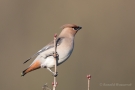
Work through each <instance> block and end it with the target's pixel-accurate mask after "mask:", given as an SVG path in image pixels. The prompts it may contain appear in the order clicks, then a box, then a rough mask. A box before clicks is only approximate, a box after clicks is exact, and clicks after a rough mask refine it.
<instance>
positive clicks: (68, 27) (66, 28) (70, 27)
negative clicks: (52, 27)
mask: <svg viewBox="0 0 135 90" xmlns="http://www.w3.org/2000/svg"><path fill="white" fill-rule="evenodd" d="M61 28H62V29H63V31H62V32H63V33H65V34H68V33H69V34H71V35H73V36H75V34H76V33H77V32H78V30H80V29H82V27H81V26H78V25H75V24H65V25H63V26H62V27H61Z"/></svg>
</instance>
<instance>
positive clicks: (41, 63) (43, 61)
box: [21, 24, 82, 76]
mask: <svg viewBox="0 0 135 90" xmlns="http://www.w3.org/2000/svg"><path fill="white" fill-rule="evenodd" d="M61 28H62V29H63V30H62V32H61V33H60V34H59V36H58V37H57V40H56V45H57V54H58V55H59V56H58V61H57V66H58V65H60V64H61V63H63V62H64V61H66V60H67V59H68V58H69V57H70V55H71V53H72V51H73V48H74V38H75V34H76V33H77V32H78V30H80V29H82V27H80V26H77V25H74V24H65V25H63V26H62V27H61ZM53 53H54V41H52V42H50V43H49V44H47V45H46V46H45V47H43V48H42V49H41V50H39V51H38V52H37V53H36V54H34V55H33V56H32V57H30V59H31V58H33V57H35V56H37V57H36V59H35V60H34V61H33V62H32V64H31V65H30V66H29V67H28V68H27V69H25V70H24V71H23V72H22V73H21V75H22V76H24V75H25V74H27V73H28V72H31V71H33V70H36V69H39V68H47V69H48V70H49V71H50V72H52V73H53V74H55V73H54V72H53V71H52V70H51V68H53V67H54V65H55V61H54V57H53ZM30 59H28V60H30ZM28 60H27V61H28ZM27 61H26V62H27ZM26 62H24V63H26Z"/></svg>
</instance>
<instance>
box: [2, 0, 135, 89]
mask: <svg viewBox="0 0 135 90" xmlns="http://www.w3.org/2000/svg"><path fill="white" fill-rule="evenodd" d="M67 23H73V24H77V25H80V26H82V27H83V29H82V30H80V31H79V32H78V33H77V35H76V38H75V48H74V51H73V54H72V55H71V57H70V58H69V59H68V61H66V62H65V63H63V64H62V65H60V66H59V67H58V72H59V75H58V77H57V82H58V86H57V88H56V89H57V90H63V89H64V90H87V78H86V75H87V74H91V76H92V78H91V85H90V90H135V65H134V64H135V61H134V60H135V1H134V0H80V1H79V0H0V42H1V44H0V57H1V59H0V61H1V63H0V90H42V86H43V85H44V84H45V83H48V86H49V87H50V88H52V85H51V83H52V81H53V76H52V74H51V73H50V72H49V71H48V70H46V69H39V70H36V71H33V72H31V73H28V74H27V75H26V76H24V77H21V75H20V73H21V72H22V71H23V70H24V69H26V68H27V67H28V66H29V65H30V64H31V62H32V60H31V61H29V62H28V63H26V64H24V65H23V62H24V61H25V60H26V59H28V58H29V57H30V56H31V55H33V54H34V53H35V52H37V51H38V50H39V49H41V48H42V47H43V46H45V45H46V44H47V43H49V42H50V41H51V40H52V39H53V35H54V33H60V32H61V29H60V26H62V25H63V24H67ZM112 84H113V85H112ZM116 84H119V85H116ZM120 84H121V85H122V86H120Z"/></svg>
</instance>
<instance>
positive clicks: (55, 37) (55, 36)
mask: <svg viewBox="0 0 135 90" xmlns="http://www.w3.org/2000/svg"><path fill="white" fill-rule="evenodd" d="M56 39H57V34H55V35H54V60H55V67H54V72H55V75H54V82H53V90H55V88H56V85H57V82H56V76H57V53H56V49H57V45H56Z"/></svg>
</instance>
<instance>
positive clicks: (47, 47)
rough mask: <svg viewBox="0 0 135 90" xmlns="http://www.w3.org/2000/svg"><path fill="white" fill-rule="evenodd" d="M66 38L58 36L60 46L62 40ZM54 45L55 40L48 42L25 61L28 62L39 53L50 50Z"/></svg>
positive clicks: (57, 42) (57, 41)
mask: <svg viewBox="0 0 135 90" xmlns="http://www.w3.org/2000/svg"><path fill="white" fill-rule="evenodd" d="M63 39H64V38H63V37H58V38H57V40H56V44H57V46H59V45H60V44H61V42H62V40H63ZM53 47H54V41H52V42H50V43H49V44H47V45H46V46H44V47H43V48H42V49H40V50H39V51H38V52H37V53H35V54H34V55H32V56H31V57H30V58H29V59H27V60H26V61H25V62H24V63H26V62H28V61H29V60H30V59H32V58H33V57H35V56H37V55H39V54H40V53H42V52H44V51H46V50H49V49H50V48H53Z"/></svg>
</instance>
